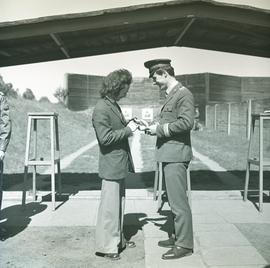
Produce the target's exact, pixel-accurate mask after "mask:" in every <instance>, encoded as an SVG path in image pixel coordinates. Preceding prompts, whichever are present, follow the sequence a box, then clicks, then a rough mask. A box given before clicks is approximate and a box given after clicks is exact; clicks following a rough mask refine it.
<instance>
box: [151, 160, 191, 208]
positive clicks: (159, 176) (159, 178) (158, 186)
mask: <svg viewBox="0 0 270 268" xmlns="http://www.w3.org/2000/svg"><path fill="white" fill-rule="evenodd" d="M162 184H163V171H162V162H157V169H156V172H155V181H154V193H153V199H154V200H157V201H158V204H157V208H158V210H159V209H160V207H161V195H162ZM187 197H188V203H189V205H190V208H191V184H190V168H189V166H188V168H187Z"/></svg>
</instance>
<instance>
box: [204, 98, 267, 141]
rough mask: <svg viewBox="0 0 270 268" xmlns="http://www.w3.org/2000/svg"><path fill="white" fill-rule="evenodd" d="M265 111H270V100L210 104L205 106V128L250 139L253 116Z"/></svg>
mask: <svg viewBox="0 0 270 268" xmlns="http://www.w3.org/2000/svg"><path fill="white" fill-rule="evenodd" d="M265 110H270V99H262V100H248V101H244V102H240V103H232V102H229V103H213V104H208V105H206V106H205V126H206V127H207V128H212V129H214V130H218V131H223V132H227V134H228V135H231V134H232V135H242V136H244V135H246V137H247V138H248V139H249V133H250V120H251V114H252V113H262V112H264V111H265ZM266 127H268V124H266Z"/></svg>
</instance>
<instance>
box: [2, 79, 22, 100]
mask: <svg viewBox="0 0 270 268" xmlns="http://www.w3.org/2000/svg"><path fill="white" fill-rule="evenodd" d="M0 91H2V92H3V93H4V94H6V95H7V96H10V97H13V98H17V97H18V90H15V89H14V88H13V85H12V84H11V83H7V84H6V83H5V82H4V79H3V77H2V76H1V75H0Z"/></svg>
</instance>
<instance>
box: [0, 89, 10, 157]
mask: <svg viewBox="0 0 270 268" xmlns="http://www.w3.org/2000/svg"><path fill="white" fill-rule="evenodd" d="M10 135H11V122H10V119H9V106H8V103H7V100H6V97H5V95H4V94H3V93H2V92H0V150H1V151H4V152H5V151H6V149H7V146H8V144H9V141H10Z"/></svg>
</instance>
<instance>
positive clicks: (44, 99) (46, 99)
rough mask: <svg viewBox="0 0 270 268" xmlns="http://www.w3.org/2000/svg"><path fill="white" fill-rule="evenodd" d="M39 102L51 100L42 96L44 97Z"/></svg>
mask: <svg viewBox="0 0 270 268" xmlns="http://www.w3.org/2000/svg"><path fill="white" fill-rule="evenodd" d="M39 102H50V100H49V98H48V97H46V96H42V97H41V98H40V99H39Z"/></svg>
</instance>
